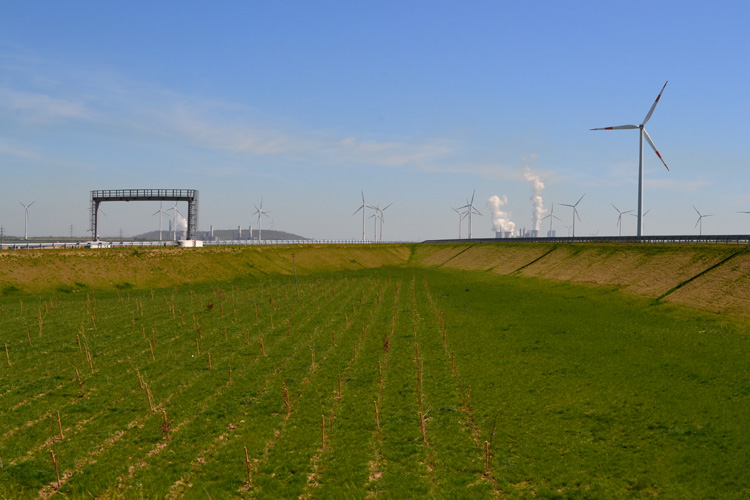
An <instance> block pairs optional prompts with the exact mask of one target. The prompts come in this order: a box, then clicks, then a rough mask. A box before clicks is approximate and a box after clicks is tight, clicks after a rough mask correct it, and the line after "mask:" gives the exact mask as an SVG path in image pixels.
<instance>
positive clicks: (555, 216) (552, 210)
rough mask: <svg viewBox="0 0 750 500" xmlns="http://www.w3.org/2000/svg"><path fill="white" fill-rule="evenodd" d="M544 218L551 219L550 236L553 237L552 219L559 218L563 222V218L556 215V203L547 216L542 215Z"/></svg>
mask: <svg viewBox="0 0 750 500" xmlns="http://www.w3.org/2000/svg"><path fill="white" fill-rule="evenodd" d="M544 219H549V236H550V237H552V219H557V220H559V221H560V222H562V219H560V217H558V216H557V215H555V204H554V203H553V204H552V209H551V210H550V211H549V214H547V215H546V216H544V217H542V220H544Z"/></svg>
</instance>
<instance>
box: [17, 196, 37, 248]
mask: <svg viewBox="0 0 750 500" xmlns="http://www.w3.org/2000/svg"><path fill="white" fill-rule="evenodd" d="M18 203H19V204H20V205H21V206H22V207H23V210H24V213H25V215H24V219H23V220H24V226H23V239H24V240H28V239H29V207H30V206H31V205H33V204H34V203H36V200H34V201H32V202H31V203H29V204H28V205H24V204H23V203H21V202H20V201H19V202H18Z"/></svg>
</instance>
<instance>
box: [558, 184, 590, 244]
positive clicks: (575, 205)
mask: <svg viewBox="0 0 750 500" xmlns="http://www.w3.org/2000/svg"><path fill="white" fill-rule="evenodd" d="M584 196H586V193H584V194H583V195H582V196H581V197H580V198H578V201H577V202H575V203H574V204H573V205H568V204H567V203H560V205H562V206H564V207H570V208H572V209H573V238H575V237H576V217H578V221H579V222H580V220H581V216H580V215H578V208H577V207H578V204H579V203H581V200H582V199H583V197H584Z"/></svg>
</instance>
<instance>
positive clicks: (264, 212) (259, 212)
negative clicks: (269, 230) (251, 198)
mask: <svg viewBox="0 0 750 500" xmlns="http://www.w3.org/2000/svg"><path fill="white" fill-rule="evenodd" d="M253 206H254V207H255V212H253V215H257V216H258V242H260V241H261V240H262V239H263V234H262V231H263V224H262V222H261V221H262V220H263V218H262V217H263V216H264V215H265V216H266V217H268V218H269V219H270V218H271V216H270V215H268V214H270V213H271V212H270V211H269V210H263V198H261V199H260V208H258V205H253Z"/></svg>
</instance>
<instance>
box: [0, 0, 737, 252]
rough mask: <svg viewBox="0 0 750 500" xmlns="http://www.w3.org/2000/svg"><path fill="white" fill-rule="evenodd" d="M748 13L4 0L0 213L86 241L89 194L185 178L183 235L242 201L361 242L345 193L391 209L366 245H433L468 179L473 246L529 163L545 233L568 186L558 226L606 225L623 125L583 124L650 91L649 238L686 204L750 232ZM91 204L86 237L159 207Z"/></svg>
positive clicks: (684, 215)
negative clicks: (194, 210)
mask: <svg viewBox="0 0 750 500" xmlns="http://www.w3.org/2000/svg"><path fill="white" fill-rule="evenodd" d="M749 23H750V4H747V3H746V2H715V3H711V4H709V3H708V2H685V1H681V2H666V1H665V2H653V1H650V2H638V1H634V2H626V3H623V2H500V1H495V2H426V1H425V2H273V1H269V2H224V3H219V4H217V3H209V2H190V1H181V2H139V1H134V2H121V3H115V2H99V3H92V2H78V1H70V2H57V1H39V2H4V3H2V4H0V172H1V173H2V180H1V181H0V225H2V226H3V228H4V231H5V232H6V234H16V235H18V234H23V230H24V227H23V226H24V214H23V208H22V207H21V206H20V205H19V204H18V202H19V201H20V202H23V203H30V202H31V201H36V203H35V204H34V206H32V207H31V208H30V221H29V232H30V235H32V236H40V235H47V234H58V235H65V234H68V233H69V227H70V225H73V226H74V232H75V233H76V234H78V235H83V234H84V232H85V230H86V229H87V228H88V200H89V191H91V190H92V189H122V188H190V189H198V190H200V203H201V205H200V229H208V227H209V225H213V226H214V227H215V228H236V227H237V226H239V225H241V226H243V227H245V228H246V227H247V226H248V225H249V224H251V223H254V222H255V218H254V217H253V216H252V212H254V211H255V208H254V207H253V205H254V204H260V201H261V199H262V200H263V207H264V209H267V210H270V212H271V213H270V215H271V217H272V220H271V221H266V222H265V223H264V227H273V228H275V229H280V230H285V231H289V232H293V233H297V234H300V235H302V236H306V237H313V238H325V239H357V238H361V232H362V227H361V224H362V221H361V218H360V217H359V216H358V215H359V214H358V215H357V216H353V215H352V213H353V212H354V211H355V210H356V209H357V207H358V206H359V205H360V204H361V198H360V190H363V191H364V194H365V197H366V201H367V203H368V204H373V205H374V204H380V206H381V207H382V206H385V205H387V204H388V203H393V205H392V206H391V207H390V208H389V209H388V210H387V211H386V212H385V215H386V218H385V226H384V229H383V235H384V239H393V240H421V239H428V238H451V237H456V236H457V235H458V218H457V216H456V214H455V213H454V212H453V211H451V206H453V207H457V206H459V205H463V204H465V203H466V199H467V198H468V197H470V196H471V194H472V192H473V190H475V189H476V197H475V206H476V207H477V208H478V209H479V210H480V211H481V212H482V214H483V216H481V217H480V216H474V218H473V220H472V233H473V236H474V237H490V236H493V232H492V231H493V230H492V220H491V217H490V213H489V212H490V210H489V208H488V207H487V206H486V205H485V202H486V201H487V200H488V199H489V198H490V197H492V196H498V197H501V198H502V197H503V196H505V197H506V198H507V204H506V205H504V206H503V207H502V210H503V211H506V212H507V216H508V218H509V219H510V220H512V221H513V222H514V223H515V225H516V227H517V228H521V227H526V228H530V227H532V224H533V219H532V208H533V207H532V201H531V200H530V196H531V195H532V183H531V182H530V181H528V180H526V179H525V178H524V169H525V168H528V169H529V170H530V172H531V173H532V175H537V176H538V177H539V178H540V179H541V180H542V182H543V183H544V186H545V187H544V190H543V191H541V192H540V193H539V194H540V196H541V198H542V200H543V208H544V209H545V210H549V209H550V207H551V204H552V203H554V204H555V211H554V213H555V215H556V216H558V217H560V218H561V219H562V222H558V221H555V227H556V229H557V231H558V234H566V232H567V229H566V228H565V227H564V226H568V225H570V224H571V213H570V212H571V211H570V209H568V208H566V207H562V206H559V204H562V203H574V202H575V201H576V200H577V199H578V198H579V197H580V196H581V195H582V194H584V193H585V194H586V196H585V197H584V199H583V200H582V201H581V204H580V205H579V207H578V208H579V213H580V216H581V222H576V233H577V234H579V235H583V234H593V233H596V232H597V231H598V232H599V234H600V235H605V234H618V231H619V229H618V227H617V225H616V223H617V212H616V211H615V209H614V208H612V206H611V204H614V205H616V206H617V207H618V208H619V209H620V210H623V211H625V210H634V209H635V208H636V204H637V171H638V132H637V131H635V130H624V131H612V132H609V131H608V132H599V131H597V132H592V131H590V130H589V129H590V128H594V127H604V126H610V125H622V124H630V123H633V124H639V123H640V122H641V121H642V120H643V118H644V116H645V115H646V113H647V112H648V110H649V108H650V106H651V104H652V103H653V101H654V99H655V98H656V96H657V94H658V93H659V90H660V89H661V87H662V85H664V82H665V81H667V80H669V84H668V85H667V87H666V89H665V91H664V94H663V96H662V99H661V101H660V103H659V105H658V107H657V108H656V111H655V112H654V115H653V117H652V118H651V120H650V122H649V123H648V126H647V130H648V131H649V134H650V135H651V137H652V138H653V140H654V142H655V143H656V145H657V147H658V148H659V150H660V152H661V154H662V156H663V157H664V159H665V160H666V162H667V164H668V165H669V167H670V169H671V170H670V171H669V172H667V171H666V169H664V167H663V166H662V165H661V163H660V162H659V160H658V158H657V157H656V156H655V155H654V154H653V152H652V151H651V150H650V149H648V146H646V148H647V149H646V150H645V154H644V158H645V178H646V183H645V195H644V199H645V209H646V210H649V209H650V210H651V211H650V212H649V214H648V216H647V217H646V219H645V226H646V227H645V234H692V233H695V232H697V229H695V228H694V225H695V223H696V220H697V214H696V213H695V211H694V210H693V207H692V205H695V206H696V207H697V208H698V209H699V210H700V211H701V212H702V213H704V214H714V216H713V217H710V218H706V219H704V223H703V232H704V234H705V233H710V234H725V233H747V232H750V215H746V214H738V213H737V212H738V211H743V210H745V211H750V193H749V192H748V187H749V186H750V172H749V171H748V162H749V161H750V141H748V140H747V137H748V132H750V121H749V120H748V116H750V100H749V99H748V98H747V95H748V89H750V37H749V36H748V34H747V25H748V24H749ZM103 208H104V210H105V211H106V212H107V217H106V218H103V220H102V221H101V224H102V232H101V234H103V235H105V236H106V235H115V234H117V233H119V231H120V229H122V230H123V232H124V233H125V234H136V233H140V232H145V231H148V230H154V229H158V224H159V221H158V218H157V217H152V216H151V214H152V213H154V212H155V211H156V210H158V208H159V207H158V203H127V204H126V203H119V204H115V203H112V204H105V205H104V206H103ZM547 213H548V212H547ZM369 215H370V212H368V216H369ZM371 222H372V221H371V220H370V221H368V226H367V232H368V238H369V237H370V235H371V233H372V231H373V228H372V224H371ZM547 222H548V220H547ZM547 222H545V223H544V224H542V229H543V231H546V229H548V225H547ZM635 225H636V224H635V218H634V217H629V216H626V217H625V218H624V219H623V228H622V230H623V234H634V233H635V230H636V227H635ZM466 233H467V227H466V223H465V222H464V225H463V228H462V236H464V237H465V236H466Z"/></svg>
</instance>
